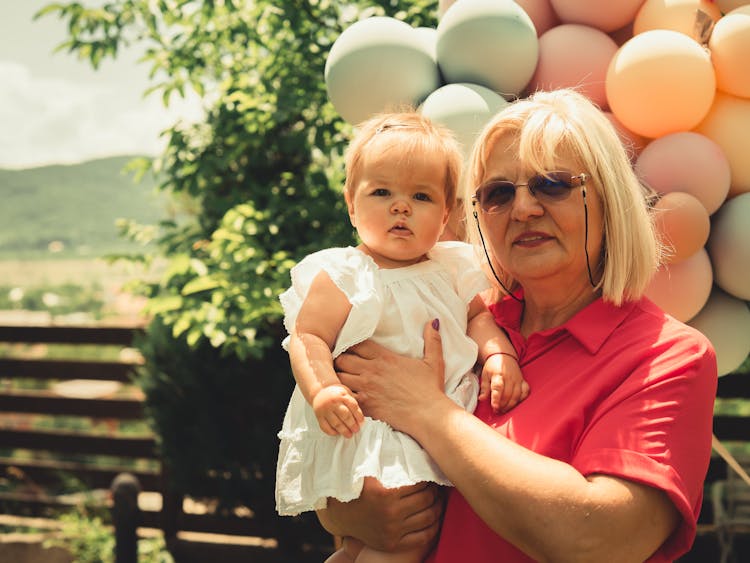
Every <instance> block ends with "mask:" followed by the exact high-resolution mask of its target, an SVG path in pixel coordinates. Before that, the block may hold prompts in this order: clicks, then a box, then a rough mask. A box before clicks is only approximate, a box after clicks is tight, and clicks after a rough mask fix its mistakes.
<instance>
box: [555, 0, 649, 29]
mask: <svg viewBox="0 0 750 563" xmlns="http://www.w3.org/2000/svg"><path fill="white" fill-rule="evenodd" d="M550 2H551V3H552V7H553V8H554V10H555V13H556V14H557V16H558V17H559V18H560V21H561V22H563V23H581V24H584V25H590V26H591V27H595V28H597V29H601V30H602V31H606V32H609V31H614V30H616V29H620V28H621V27H624V26H625V25H627V24H628V23H629V22H631V21H633V18H634V17H635V14H636V13H637V12H638V8H640V7H641V4H642V3H643V0H617V1H616V2H603V1H602V0H550Z"/></svg>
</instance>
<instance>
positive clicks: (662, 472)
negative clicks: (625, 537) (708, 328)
mask: <svg viewBox="0 0 750 563" xmlns="http://www.w3.org/2000/svg"><path fill="white" fill-rule="evenodd" d="M716 384H717V377H716V356H715V353H714V350H713V348H712V346H711V344H710V343H709V342H708V340H707V339H706V338H705V337H703V335H701V334H699V333H697V331H692V329H690V328H689V327H685V330H682V331H679V332H678V333H677V334H676V335H675V337H674V338H673V339H672V341H671V342H670V343H669V345H664V346H662V347H661V349H660V350H657V351H654V355H653V356H652V357H651V358H650V359H649V361H643V362H641V363H640V364H639V365H638V366H637V367H636V368H635V370H634V371H633V373H632V375H631V376H630V377H629V378H628V381H627V384H625V385H623V386H621V387H620V388H618V389H617V390H616V391H615V392H614V393H612V395H610V396H609V397H608V398H607V399H606V400H605V401H604V402H603V404H602V408H600V409H598V413H597V416H596V417H595V420H594V421H593V423H592V424H591V425H590V426H589V428H588V429H587V431H586V432H585V434H584V435H583V436H582V438H581V440H580V441H579V444H578V446H577V449H576V452H575V454H574V458H573V465H574V466H575V467H576V468H577V469H578V470H579V471H580V472H581V473H582V474H584V475H591V474H595V473H602V474H607V475H613V476H616V477H621V478H623V479H628V480H630V481H635V482H638V483H642V484H645V485H649V486H651V487H654V488H657V489H660V490H662V491H664V492H665V493H666V494H667V495H668V496H669V498H670V500H671V501H672V502H673V503H674V505H675V507H676V508H677V509H678V511H679V512H680V514H681V515H682V522H681V524H680V526H679V527H678V529H677V530H676V531H675V533H673V534H672V536H671V537H670V538H669V540H668V541H667V542H665V544H664V545H662V547H661V548H660V549H659V551H657V553H656V554H654V556H652V558H651V559H649V561H650V562H656V561H659V562H661V561H672V560H673V559H674V556H675V555H677V554H680V553H684V552H686V551H687V550H688V549H689V548H690V545H691V544H692V541H693V538H694V537H695V531H696V521H697V518H698V515H699V513H700V510H701V505H702V499H703V481H704V479H705V475H706V470H707V468H708V462H709V458H710V453H711V427H712V425H711V420H712V416H713V398H714V396H715V394H716Z"/></svg>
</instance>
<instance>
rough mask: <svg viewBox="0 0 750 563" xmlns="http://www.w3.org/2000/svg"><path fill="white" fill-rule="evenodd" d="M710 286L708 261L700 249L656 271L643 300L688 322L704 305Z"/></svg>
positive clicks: (709, 265) (710, 277)
mask: <svg viewBox="0 0 750 563" xmlns="http://www.w3.org/2000/svg"><path fill="white" fill-rule="evenodd" d="M712 285H713V272H712V270H711V261H710V260H709V258H708V252H706V250H705V249H703V248H701V249H700V250H699V251H698V252H696V253H695V254H693V255H692V256H690V257H689V258H687V259H686V260H683V261H682V262H679V263H677V264H669V265H666V266H662V267H661V268H659V270H658V271H657V272H656V274H654V277H653V278H652V279H651V283H650V284H649V286H648V288H647V289H646V297H648V298H649V299H651V301H653V302H654V303H656V304H657V305H658V306H659V307H661V308H662V309H663V310H664V312H666V313H668V314H670V315H672V316H673V317H674V318H675V319H677V320H678V321H682V322H687V321H689V320H690V319H692V318H693V317H694V316H695V315H697V314H698V312H699V311H700V310H701V309H702V308H703V306H704V305H705V304H706V301H708V297H709V295H711V287H712Z"/></svg>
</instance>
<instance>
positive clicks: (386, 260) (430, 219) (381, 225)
mask: <svg viewBox="0 0 750 563" xmlns="http://www.w3.org/2000/svg"><path fill="white" fill-rule="evenodd" d="M388 137H389V136H388V135H383V136H382V139H374V140H373V142H372V143H371V144H370V145H369V146H368V147H367V152H366V154H364V155H363V158H362V162H361V168H360V171H359V175H358V178H357V181H356V182H355V183H354V184H353V186H352V187H353V189H352V193H349V192H347V193H346V201H347V206H348V209H349V217H350V218H351V221H352V224H353V225H354V226H355V227H356V228H357V233H358V234H359V237H360V239H361V240H362V245H361V247H360V248H361V249H362V250H363V251H364V252H366V253H367V254H369V255H370V256H372V258H373V259H374V260H375V263H376V264H378V265H379V266H380V267H381V268H398V267H402V266H408V265H411V264H415V263H417V262H421V261H422V260H424V259H425V255H426V253H427V252H428V251H429V250H430V249H431V248H432V247H433V246H434V245H435V243H436V242H437V241H438V239H439V238H440V235H441V233H442V232H443V228H444V227H445V225H446V223H447V221H448V217H449V213H450V209H449V208H448V205H447V202H446V195H445V182H446V178H445V175H446V167H445V165H443V164H442V161H441V160H440V159H438V158H435V157H434V156H433V155H430V154H420V153H417V152H416V151H411V152H412V154H402V153H399V151H398V150H397V149H396V148H393V147H392V145H390V143H393V139H390V140H389V139H388Z"/></svg>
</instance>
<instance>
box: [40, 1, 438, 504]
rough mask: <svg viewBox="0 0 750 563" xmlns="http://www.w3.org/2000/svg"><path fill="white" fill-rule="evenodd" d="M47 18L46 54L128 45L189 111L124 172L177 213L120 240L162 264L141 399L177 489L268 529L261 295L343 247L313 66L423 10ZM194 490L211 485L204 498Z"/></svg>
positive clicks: (425, 19) (342, 132)
mask: <svg viewBox="0 0 750 563" xmlns="http://www.w3.org/2000/svg"><path fill="white" fill-rule="evenodd" d="M48 14H56V15H58V16H59V17H61V18H63V19H65V20H66V21H67V23H68V26H69V32H70V33H69V39H68V40H67V41H66V42H65V43H64V44H63V45H61V47H60V48H61V49H67V50H69V51H72V52H75V53H77V54H78V55H79V56H80V57H82V58H84V59H87V60H89V61H90V62H91V64H93V65H94V67H96V66H98V65H99V64H100V63H101V61H102V60H104V59H105V58H107V57H116V56H117V53H118V51H119V50H120V49H121V48H122V46H123V45H127V44H140V45H143V46H144V48H145V55H144V63H145V64H149V65H150V66H151V73H152V77H153V79H154V84H153V87H152V88H151V91H152V92H151V93H152V94H157V95H159V94H160V95H161V96H162V97H163V100H164V103H165V104H168V103H169V101H170V100H171V99H172V97H173V96H179V95H184V94H185V93H186V92H187V91H188V90H189V89H191V90H192V91H194V92H195V93H197V94H198V95H199V96H201V97H202V100H203V103H204V109H205V119H204V120H203V121H202V122H201V123H197V124H185V123H176V124H175V125H174V126H173V127H171V128H170V129H169V130H168V131H166V132H165V134H166V135H168V140H169V142H168V146H167V148H166V150H165V152H164V154H163V155H161V157H160V158H158V159H154V160H153V161H148V160H144V161H140V162H137V163H134V165H133V168H134V169H136V170H137V172H138V173H140V174H145V173H149V172H154V173H156V174H158V177H159V178H160V187H161V189H162V190H164V191H166V192H168V193H170V194H172V195H173V196H174V197H175V198H176V199H177V200H178V201H181V202H183V203H185V202H187V203H188V204H189V205H187V207H189V208H191V209H192V210H193V213H191V214H189V215H188V216H187V217H186V218H183V219H182V220H179V221H174V220H172V221H167V220H165V221H163V222H162V223H161V224H160V225H159V226H158V229H154V228H153V227H147V226H140V225H136V224H132V223H131V224H128V225H126V226H125V227H124V228H123V232H124V233H125V235H127V236H130V237H133V238H139V239H148V238H153V239H154V242H155V244H154V248H155V250H153V251H150V252H149V253H144V255H142V256H140V257H139V259H145V260H148V259H152V258H154V257H155V256H165V257H166V258H167V259H168V267H167V269H166V272H165V274H164V275H163V277H162V278H161V280H160V281H159V282H158V283H155V284H151V285H146V284H144V285H143V286H142V288H141V290H142V291H144V292H145V293H146V294H147V296H148V297H149V305H148V308H149V311H150V313H151V314H152V316H153V318H154V321H153V322H152V323H151V326H150V328H149V331H148V335H147V338H146V340H145V341H144V342H143V343H142V349H143V351H144V354H145V355H146V357H147V360H148V362H147V367H146V369H145V370H144V372H143V373H142V375H141V383H142V385H143V388H144V390H145V392H146V396H147V408H148V410H149V413H150V415H151V417H152V419H153V420H154V423H155V429H156V431H157V434H158V435H159V437H160V440H161V447H162V451H163V454H164V456H165V457H166V459H167V460H169V461H170V463H171V465H172V478H173V480H174V483H175V484H176V486H177V487H178V488H179V489H180V490H181V491H185V492H188V493H191V494H201V493H204V492H205V493H208V492H213V493H216V492H218V493H219V494H220V496H221V497H222V498H223V499H224V500H225V501H226V502H227V503H234V502H245V503H246V504H248V505H251V506H252V508H253V510H255V511H257V512H259V513H262V514H265V513H269V514H272V513H273V477H274V475H273V473H274V464H275V456H276V451H277V440H276V436H275V432H276V430H277V429H278V428H279V427H280V424H281V418H282V416H283V409H284V406H285V404H286V401H287V398H288V394H289V392H290V390H291V387H292V378H291V374H290V372H289V369H288V361H287V359H286V357H285V354H283V353H280V352H279V343H280V340H281V336H282V333H283V331H282V330H281V327H280V319H281V308H280V306H279V303H278V295H279V294H280V293H281V292H282V291H283V290H284V289H285V288H286V287H287V286H288V284H289V270H290V268H291V267H292V266H293V265H294V264H295V263H296V262H297V261H298V260H299V259H300V258H301V257H302V256H304V255H305V254H307V253H309V252H311V251H313V250H317V249H320V248H323V247H326V246H332V245H336V246H341V245H346V244H351V243H352V242H353V241H354V239H353V232H352V229H351V226H350V225H349V222H348V219H347V216H346V212H345V207H344V202H343V198H342V196H341V186H342V184H343V163H342V154H343V150H344V146H345V143H346V141H347V140H348V135H349V133H350V127H349V126H348V125H347V124H346V123H345V122H343V121H342V120H341V118H340V117H339V116H338V115H337V113H336V111H335V110H334V108H333V106H332V105H331V104H330V102H329V100H328V98H327V94H326V89H325V84H324V82H323V70H324V67H325V59H326V56H327V53H328V51H329V49H330V47H331V45H332V44H333V42H334V41H335V39H336V38H337V37H338V35H339V34H340V33H341V32H342V31H343V30H344V29H345V28H346V27H348V26H349V25H350V24H352V23H353V22H354V21H356V20H358V19H361V18H363V17H367V16H373V15H388V16H392V17H396V18H399V19H402V20H404V21H406V22H408V23H410V24H412V25H414V26H434V25H435V23H436V21H435V20H436V16H437V2H436V1H435V0H430V1H427V0H415V1H402V0H380V1H376V0H369V1H360V0H358V1H353V2H349V3H341V2H334V1H332V0H308V1H300V0H296V1H295V0H274V1H272V2H271V1H260V0H257V1H250V0H223V1H220V0H204V1H202V2H199V1H188V0H112V1H110V2H107V3H105V4H104V5H102V6H100V7H87V6H84V5H83V4H82V3H78V2H70V3H56V4H51V5H49V6H47V7H46V8H44V9H43V10H42V11H41V12H40V15H48ZM207 475H214V476H221V478H218V477H217V479H215V480H214V488H213V490H212V491H207V490H206V482H207V480H206V476H207Z"/></svg>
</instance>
